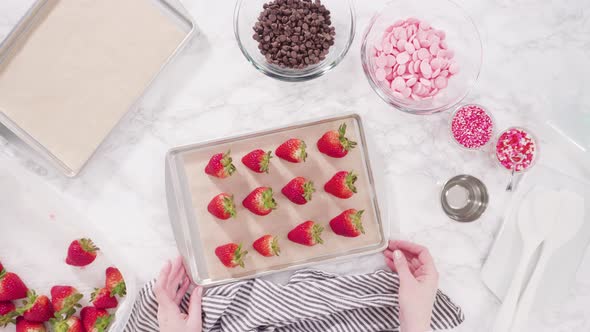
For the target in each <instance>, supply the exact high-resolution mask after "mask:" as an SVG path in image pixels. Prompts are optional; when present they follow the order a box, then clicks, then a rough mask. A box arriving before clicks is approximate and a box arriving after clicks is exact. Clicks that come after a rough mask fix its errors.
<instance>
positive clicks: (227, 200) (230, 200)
mask: <svg viewBox="0 0 590 332" xmlns="http://www.w3.org/2000/svg"><path fill="white" fill-rule="evenodd" d="M223 210H224V211H225V212H226V213H229V215H230V216H231V217H232V218H235V217H236V214H237V213H236V204H235V203H234V196H233V195H232V196H229V197H224V198H223Z"/></svg>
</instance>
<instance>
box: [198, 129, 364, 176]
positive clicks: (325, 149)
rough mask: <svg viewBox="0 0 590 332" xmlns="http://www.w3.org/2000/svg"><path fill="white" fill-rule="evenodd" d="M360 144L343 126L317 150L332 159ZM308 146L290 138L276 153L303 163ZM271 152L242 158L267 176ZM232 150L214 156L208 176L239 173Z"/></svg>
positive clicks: (322, 140)
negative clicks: (350, 138) (347, 135)
mask: <svg viewBox="0 0 590 332" xmlns="http://www.w3.org/2000/svg"><path fill="white" fill-rule="evenodd" d="M356 145H357V143H356V142H354V141H351V140H349V139H348V138H347V137H346V124H345V123H343V124H341V125H340V127H339V128H338V130H331V131H328V132H326V133H325V134H324V135H323V136H322V137H321V138H320V139H319V140H318V141H317V147H318V150H319V151H320V152H321V153H323V154H325V155H327V156H330V157H332V158H343V157H345V156H346V155H347V154H348V152H349V151H350V150H352V149H354V148H355V147H356ZM306 149H307V145H306V144H305V141H303V140H301V139H299V138H291V139H289V140H287V141H286V142H284V143H283V144H281V145H280V146H279V147H278V148H277V149H276V150H275V154H276V156H277V157H279V158H281V159H283V160H286V161H288V162H291V163H302V162H305V160H306V159H307V151H306ZM271 158H272V152H271V151H268V152H265V151H264V150H261V149H256V150H254V151H251V152H250V153H248V154H246V155H245V156H244V157H242V163H243V164H244V165H245V166H246V167H248V168H249V169H251V170H252V171H254V172H256V173H268V172H269V170H270V159H271ZM236 170H237V168H236V166H235V165H234V164H233V159H232V157H231V153H230V151H228V152H226V153H217V154H215V155H213V157H211V159H210V160H209V163H207V166H206V167H205V173H207V174H208V175H211V176H213V177H217V178H220V179H225V178H227V177H230V176H231V175H232V174H234V173H235V172H236Z"/></svg>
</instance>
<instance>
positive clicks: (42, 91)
mask: <svg viewBox="0 0 590 332" xmlns="http://www.w3.org/2000/svg"><path fill="white" fill-rule="evenodd" d="M192 31H193V24H192V22H191V21H190V19H188V18H186V17H183V16H182V15H181V14H180V13H179V12H177V11H175V10H174V9H172V7H170V6H169V5H168V4H167V3H166V2H164V1H163V0H162V1H156V0H125V1H120V0H100V1H96V0H44V1H38V2H36V3H35V5H34V6H33V7H32V8H31V9H30V10H29V12H28V13H27V15H26V16H25V17H23V19H21V21H20V23H19V24H18V25H17V27H16V28H15V29H14V30H13V32H12V33H11V34H10V35H9V37H8V38H7V39H6V40H5V41H4V43H3V44H2V45H1V46H0V121H1V122H2V123H3V124H4V125H5V126H7V127H8V128H9V129H10V130H12V131H14V132H15V133H16V134H17V136H19V137H20V138H21V139H23V140H24V141H25V142H27V143H28V144H29V145H31V146H33V148H35V149H36V150H38V151H40V152H41V153H42V154H43V155H44V156H45V157H47V158H48V159H49V160H50V161H52V162H53V163H54V164H56V165H58V166H60V168H61V169H62V170H63V171H65V173H66V174H68V175H75V174H77V173H78V172H79V171H80V169H81V168H82V167H83V165H84V164H85V163H86V161H87V160H88V159H89V158H90V157H91V155H92V154H93V153H94V151H95V150H96V149H97V147H98V146H99V145H100V143H101V142H102V141H103V140H104V139H105V137H106V136H107V135H108V133H109V132H110V131H111V129H112V128H113V127H114V126H115V125H116V124H117V122H118V121H119V120H120V119H121V118H122V116H123V115H124V114H125V113H126V112H127V111H128V110H129V109H130V108H131V107H132V106H133V105H134V103H135V101H136V100H137V99H138V98H139V97H140V96H141V95H142V94H143V92H144V90H145V89H146V88H147V87H148V86H149V84H150V83H151V81H152V80H153V79H154V77H155V76H156V75H157V74H158V73H159V72H160V70H161V69H162V67H163V66H164V65H165V64H166V63H167V62H168V61H169V59H170V57H171V56H172V55H173V54H175V53H176V51H177V50H178V49H179V48H180V46H181V45H182V44H183V43H184V41H186V40H187V38H188V36H189V35H190V34H191V33H192Z"/></svg>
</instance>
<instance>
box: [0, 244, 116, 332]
mask: <svg viewBox="0 0 590 332" xmlns="http://www.w3.org/2000/svg"><path fill="white" fill-rule="evenodd" d="M98 251H99V249H98V248H97V247H96V246H95V245H94V243H92V241H91V240H90V239H85V238H83V239H78V240H74V241H72V243H71V244H70V246H69V247H68V254H67V257H66V263H67V264H68V265H72V266H78V267H82V266H87V265H89V264H91V263H92V262H93V261H94V260H95V259H96V256H97V252H98ZM50 294H51V300H50V299H49V298H48V297H47V296H46V295H37V294H36V292H35V291H34V290H32V289H29V288H28V287H27V286H26V285H25V283H24V282H23V281H22V279H21V278H20V277H19V276H18V275H17V274H16V273H13V272H8V271H6V270H5V269H4V267H3V266H2V264H1V263H0V327H5V326H7V325H8V324H16V331H17V332H45V331H47V329H46V327H45V323H47V322H48V323H49V324H50V326H51V327H52V329H53V331H55V332H85V331H86V332H104V331H106V330H107V328H108V326H109V325H110V323H111V320H112V315H111V314H109V312H108V311H107V309H113V308H116V307H117V306H118V304H119V303H118V300H117V296H119V297H122V296H125V295H126V287H125V281H124V280H123V276H122V275H121V272H120V271H119V270H118V269H117V268H115V267H108V268H107V269H106V271H105V285H104V287H102V288H96V289H95V290H94V292H93V293H92V294H91V300H90V302H91V303H92V306H87V307H84V308H82V310H81V311H80V317H77V316H74V315H75V314H76V311H77V310H78V309H79V308H81V307H82V306H81V305H80V303H79V302H80V300H82V298H83V295H82V294H81V293H80V292H78V290H77V289H76V288H74V287H72V286H67V285H66V286H61V285H59V286H53V287H52V288H51V291H50ZM21 299H24V300H22V301H19V300H21ZM17 301H19V302H21V303H20V305H19V306H18V307H17V305H16V303H15V302H17Z"/></svg>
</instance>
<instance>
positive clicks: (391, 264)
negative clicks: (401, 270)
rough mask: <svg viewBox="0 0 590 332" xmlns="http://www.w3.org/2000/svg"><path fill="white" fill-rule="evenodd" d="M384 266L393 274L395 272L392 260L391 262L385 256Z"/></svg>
mask: <svg viewBox="0 0 590 332" xmlns="http://www.w3.org/2000/svg"><path fill="white" fill-rule="evenodd" d="M385 264H386V265H387V267H388V268H389V269H390V270H391V271H393V272H397V269H396V268H395V263H394V262H393V260H391V258H389V257H387V256H385Z"/></svg>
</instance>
